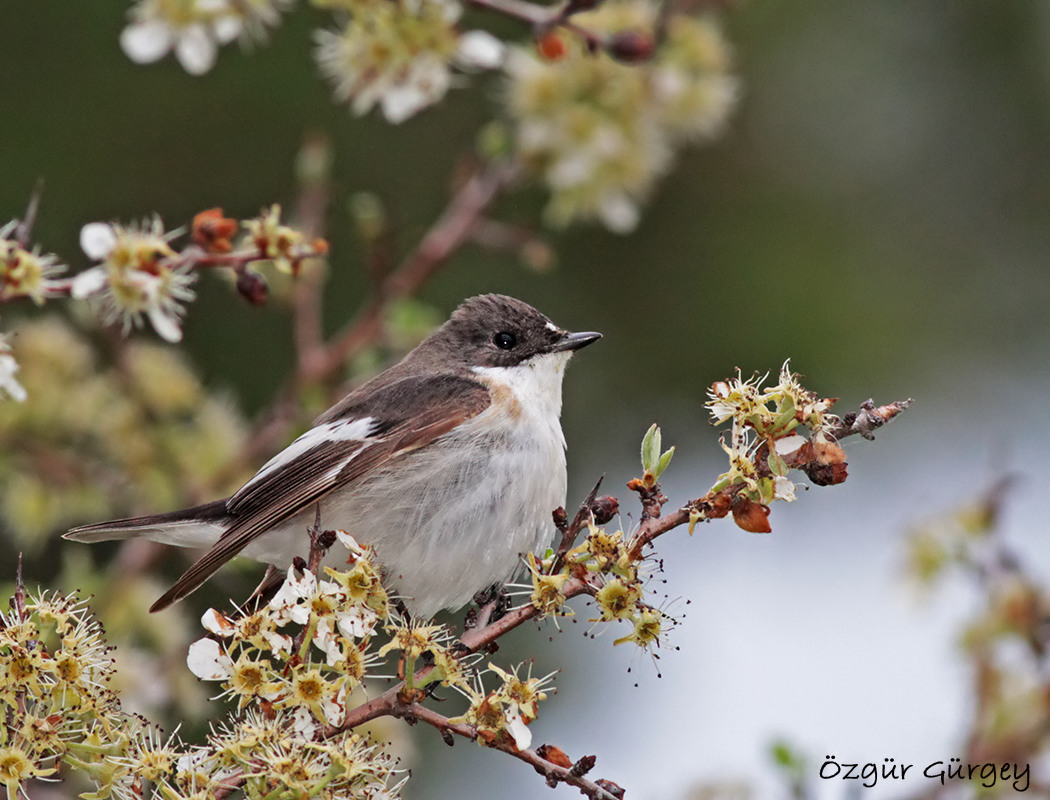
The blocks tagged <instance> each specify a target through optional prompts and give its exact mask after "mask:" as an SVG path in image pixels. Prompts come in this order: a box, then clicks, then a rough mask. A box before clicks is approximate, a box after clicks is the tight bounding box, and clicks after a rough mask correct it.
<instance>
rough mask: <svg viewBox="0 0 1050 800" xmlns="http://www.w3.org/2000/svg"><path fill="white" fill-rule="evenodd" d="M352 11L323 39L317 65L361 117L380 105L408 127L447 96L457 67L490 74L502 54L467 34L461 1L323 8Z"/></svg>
mask: <svg viewBox="0 0 1050 800" xmlns="http://www.w3.org/2000/svg"><path fill="white" fill-rule="evenodd" d="M323 5H334V6H336V7H338V8H341V9H345V10H347V11H349V16H348V18H347V20H346V22H345V24H344V25H343V27H341V28H340V29H338V30H326V31H318V33H317V63H318V65H319V66H320V68H321V72H322V73H323V74H324V75H325V76H326V77H327V78H329V79H330V80H331V81H332V83H333V84H334V85H335V93H336V96H337V97H338V98H339V99H340V100H346V101H349V102H350V107H351V109H352V110H353V112H354V113H355V114H358V115H363V114H367V113H368V112H369V111H371V110H372V108H373V107H374V106H376V105H378V106H379V107H380V108H381V109H382V112H383V116H385V117H386V119H387V120H388V121H389V122H393V123H399V122H404V121H405V120H406V119H408V118H409V117H411V116H413V115H414V114H416V113H418V112H419V111H421V110H423V109H424V108H426V107H427V106H430V105H433V104H434V103H436V102H438V101H439V100H441V98H443V97H444V96H445V93H446V92H447V91H448V89H449V87H450V86H451V85H452V81H453V76H452V66H453V65H456V66H460V67H464V68H467V69H470V68H491V67H496V66H499V64H500V63H501V61H502V59H503V46H502V44H501V43H500V41H499V40H498V39H496V38H495V37H493V36H491V35H489V34H487V33H485V32H484V31H468V32H466V33H460V31H459V30H458V29H457V28H456V22H457V20H458V19H459V17H460V15H461V14H462V11H463V9H462V7H461V6H460V4H459V3H458V2H456V0H395V1H393V2H392V1H391V0H351V1H350V2H339V3H324V4H323Z"/></svg>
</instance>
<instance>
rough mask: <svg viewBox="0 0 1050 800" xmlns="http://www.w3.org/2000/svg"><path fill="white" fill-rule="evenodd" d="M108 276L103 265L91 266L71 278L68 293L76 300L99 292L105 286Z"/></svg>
mask: <svg viewBox="0 0 1050 800" xmlns="http://www.w3.org/2000/svg"><path fill="white" fill-rule="evenodd" d="M108 281H109V276H108V275H107V274H106V270H105V269H104V268H103V267H92V268H91V269H88V270H84V271H83V272H81V273H80V274H79V275H77V276H76V277H74V278H73V284H72V286H71V287H70V290H69V293H70V294H71V295H72V296H73V297H74V298H75V299H77V300H83V299H84V298H85V297H88V296H90V295H93V294H95V293H96V292H101V291H102V290H103V289H105V288H106V283H107V282H108Z"/></svg>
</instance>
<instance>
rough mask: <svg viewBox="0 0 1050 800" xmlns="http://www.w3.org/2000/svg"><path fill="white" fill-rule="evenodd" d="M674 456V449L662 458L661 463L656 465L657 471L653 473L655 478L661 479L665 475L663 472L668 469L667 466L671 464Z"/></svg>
mask: <svg viewBox="0 0 1050 800" xmlns="http://www.w3.org/2000/svg"><path fill="white" fill-rule="evenodd" d="M672 456H674V448H673V447H672V448H671V449H670V450H668V451H667V452H666V453H664V454H663V455H662V456H660V462H659V463H658V464H657V465H656V471H655V472H654V473H653V475H654V476H656V477H657V478H659V477H660V476H661V475H662V474H663V471H664V470H665V469H667V465H668V464H670V463H671V457H672Z"/></svg>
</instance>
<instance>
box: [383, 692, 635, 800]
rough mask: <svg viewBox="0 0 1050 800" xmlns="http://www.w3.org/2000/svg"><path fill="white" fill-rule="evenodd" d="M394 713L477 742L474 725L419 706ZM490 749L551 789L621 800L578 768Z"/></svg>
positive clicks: (529, 753)
mask: <svg viewBox="0 0 1050 800" xmlns="http://www.w3.org/2000/svg"><path fill="white" fill-rule="evenodd" d="M392 713H393V716H395V717H400V718H402V719H405V720H410V721H415V722H425V723H426V724H427V725H431V726H433V727H435V728H437V729H438V730H439V731H441V732H442V735H445V733H446V732H448V733H454V734H456V735H457V736H462V737H464V738H467V739H471V740H474V739H477V736H478V734H477V731H475V730H474V728H472V727H471V726H470V725H465V724H463V723H457V722H451V721H450V720H449V718H448V717H445V716H443V715H441V714H439V713H437V712H436V711H433V710H432V709H429V708H427V707H426V706H421V705H419V703H409V704H403V705H402V704H399V705H397V706H395V707H394V709H393V711H392ZM448 741H450V740H448ZM488 746H489V747H490V748H492V749H493V750H499V751H501V752H503V753H506V754H507V755H510V756H513V757H514V758H517V759H518V760H520V761H524V762H525V763H526V764H528V765H529V766H531V767H532V768H533V769H535V770H536V772H538V773H539V774H540V775H542V776H543V777H544V778H545V779H546V781H547V784H548V785H549V786H556V785H557V784H559V783H567V784H569V785H570V786H575V787H576V788H577V789H579V790H580V793H581V794H583V795H584V796H586V797H590V798H593V800H617V797H616V795H614V794H612V793H611V792H608V791H606V790H605V789H603V788H602V787H601V786H599V785H598V784H597V783H595V782H594V781H591V780H588V779H587V778H585V777H583V775H582V774H579V773H580V770H579V769H577V768H575V767H563V766H560V765H558V764H555V763H553V762H551V761H548V760H547V759H545V758H543V757H542V756H540V755H539V754H537V753H536V751H535V750H532V749H527V750H519V749H518V748H516V747H514V745H513V744H510V743H503V742H499V741H496V742H492V743H490V744H488Z"/></svg>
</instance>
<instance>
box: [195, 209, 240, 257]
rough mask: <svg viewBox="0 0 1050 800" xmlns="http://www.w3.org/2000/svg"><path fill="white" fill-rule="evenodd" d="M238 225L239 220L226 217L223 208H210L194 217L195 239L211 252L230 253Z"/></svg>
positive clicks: (196, 242)
mask: <svg viewBox="0 0 1050 800" xmlns="http://www.w3.org/2000/svg"><path fill="white" fill-rule="evenodd" d="M237 227H238V226H237V220H235V219H228V218H226V217H224V216H223V215H222V209H221V208H209V209H208V210H207V211H202V212H200V213H199V214H197V215H196V216H195V217H194V218H193V241H194V243H195V244H197V245H199V246H200V247H202V248H204V249H205V250H206V251H208V252H209V253H228V252H230V250H232V249H233V245H232V244H231V243H230V237H231V236H233V235H234V234H235V233H236V232H237Z"/></svg>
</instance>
